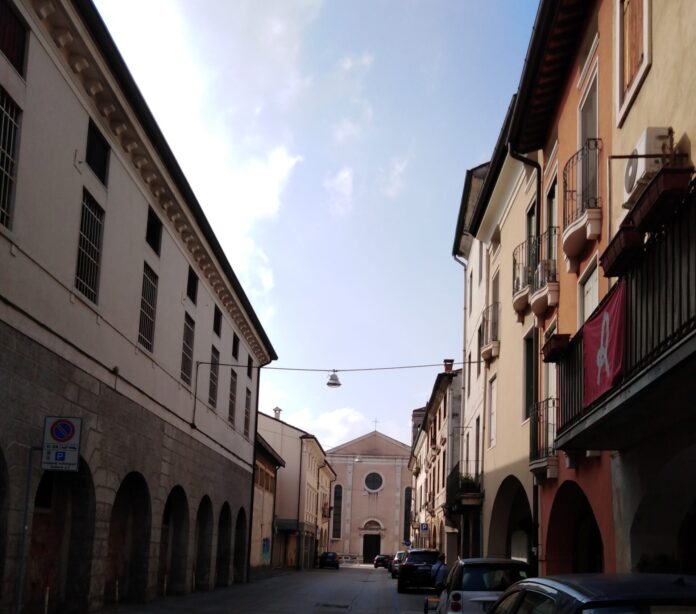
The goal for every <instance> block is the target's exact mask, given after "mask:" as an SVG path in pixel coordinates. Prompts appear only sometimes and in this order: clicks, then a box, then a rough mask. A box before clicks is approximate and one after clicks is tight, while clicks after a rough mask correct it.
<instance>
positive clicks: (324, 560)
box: [319, 552, 339, 569]
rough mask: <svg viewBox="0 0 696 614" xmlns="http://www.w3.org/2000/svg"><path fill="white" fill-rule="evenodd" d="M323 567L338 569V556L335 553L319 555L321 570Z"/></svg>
mask: <svg viewBox="0 0 696 614" xmlns="http://www.w3.org/2000/svg"><path fill="white" fill-rule="evenodd" d="M322 567H333V568H334V569H338V567H339V564H338V554H336V553H335V552H322V553H321V554H320V555H319V568H322Z"/></svg>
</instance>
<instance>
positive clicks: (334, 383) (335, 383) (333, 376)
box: [326, 371, 341, 388]
mask: <svg viewBox="0 0 696 614" xmlns="http://www.w3.org/2000/svg"><path fill="white" fill-rule="evenodd" d="M326 385H327V386H328V387H329V388H338V387H339V386H340V385H341V380H339V379H338V374H337V373H336V371H332V372H331V373H329V379H328V380H326Z"/></svg>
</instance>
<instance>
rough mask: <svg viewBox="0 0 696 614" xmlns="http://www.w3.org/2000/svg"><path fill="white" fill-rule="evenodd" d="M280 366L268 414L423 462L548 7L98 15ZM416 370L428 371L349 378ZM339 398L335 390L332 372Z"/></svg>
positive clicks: (208, 8) (521, 1)
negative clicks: (385, 441)
mask: <svg viewBox="0 0 696 614" xmlns="http://www.w3.org/2000/svg"><path fill="white" fill-rule="evenodd" d="M95 1H96V5H97V8H98V9H99V11H100V13H101V15H102V17H103V18H104V21H105V22H106V24H107V27H108V28H109V31H110V32H111V35H112V36H113V38H114V40H115V41H116V44H117V46H118V47H119V50H120V51H121V54H122V55H123V57H124V59H125V61H126V63H127V65H128V67H129V69H130V71H131V73H132V75H133V77H134V79H135V81H136V83H137V84H138V87H139V88H140V90H141V92H142V93H143V95H144V97H145V99H146V101H147V103H148V105H149V107H150V109H151V111H152V113H153V115H154V116H155V118H156V120H157V122H158V124H159V126H160V128H161V129H162V132H163V133H164V135H165V137H166V139H167V141H168V143H169V145H170V147H171V148H172V150H173V152H174V154H175V156H176V157H177V159H178V161H179V164H180V166H181V167H182V169H183V170H184V173H185V174H186V176H187V178H188V180H189V183H190V184H191V186H192V188H193V190H194V192H195V193H196V196H197V198H198V200H199V202H200V203H201V205H202V207H203V210H204V212H205V214H206V216H207V218H208V220H209V221H210V223H211V225H212V227H213V229H214V231H215V233H216V235H217V237H218V239H219V241H220V244H221V245H222V247H223V249H224V250H225V253H226V254H227V257H228V259H229V261H230V263H231V264H232V267H233V268H234V270H235V273H236V274H237V276H238V277H239V279H240V281H241V283H242V285H243V287H244V289H245V292H246V293H247V295H248V297H249V299H250V300H251V302H252V305H253V306H254V310H255V311H256V313H257V315H258V317H259V319H260V320H261V322H262V324H263V327H264V330H265V331H266V333H267V335H268V337H269V338H270V340H271V343H272V344H273V347H274V348H275V350H276V353H277V354H278V360H277V361H275V362H274V363H272V364H271V365H269V366H271V367H283V368H286V369H288V368H289V369H319V370H320V371H294V370H288V371H285V370H274V369H268V368H264V369H262V370H261V390H260V396H259V409H260V411H262V412H264V413H268V414H272V410H273V408H274V407H280V408H281V409H282V414H281V419H282V420H284V421H286V422H289V423H290V424H293V425H295V426H298V427H300V428H302V429H304V430H306V431H309V432H311V433H312V434H314V435H316V436H317V437H318V439H319V441H320V442H321V444H322V446H323V447H324V449H330V448H332V447H334V446H336V445H338V444H340V443H343V442H346V441H348V440H350V439H353V438H355V437H359V436H361V435H364V434H366V433H368V432H370V431H372V430H374V429H375V428H376V429H377V430H378V431H380V432H382V433H384V434H386V435H388V436H390V437H393V438H395V439H398V440H400V441H403V442H404V443H407V444H409V445H410V443H411V442H410V437H411V435H410V433H411V412H412V410H414V409H416V408H419V407H423V406H424V405H425V404H426V403H427V401H428V398H429V396H430V393H431V391H432V388H433V384H434V381H435V377H436V376H437V374H438V372H440V371H441V370H442V361H443V360H444V359H446V358H453V359H455V360H456V361H457V362H460V361H461V360H462V348H463V347H464V343H463V339H462V331H463V320H462V318H463V291H464V281H463V269H462V267H461V266H460V265H459V264H458V263H457V262H455V260H454V259H453V258H452V244H453V242H454V231H455V225H456V221H457V214H458V212H459V203H460V199H461V194H462V188H463V184H464V176H465V172H466V170H467V169H469V168H472V167H475V166H478V165H479V164H481V163H483V162H485V161H487V160H488V159H489V158H490V156H491V154H492V150H493V147H494V144H495V141H496V139H497V137H498V134H499V132H500V127H501V125H502V121H503V118H504V115H505V111H506V109H507V106H508V103H509V101H510V97H511V96H512V94H513V93H514V92H515V90H516V89H517V86H518V83H519V78H520V73H521V70H522V66H523V63H524V58H525V54H526V50H527V45H528V43H529V37H530V35H531V30H532V25H533V21H534V17H535V14H536V9H537V2H536V0H478V1H477V2H474V1H473V0H428V1H426V0H95ZM412 365H437V366H435V367H426V368H417V369H394V370H375V371H345V372H341V370H342V369H346V370H347V369H368V368H381V367H400V366H412ZM333 369H336V370H338V376H339V378H340V380H341V382H342V386H341V387H340V388H328V387H327V386H326V385H325V384H326V379H327V377H328V374H329V373H330V372H331V370H333Z"/></svg>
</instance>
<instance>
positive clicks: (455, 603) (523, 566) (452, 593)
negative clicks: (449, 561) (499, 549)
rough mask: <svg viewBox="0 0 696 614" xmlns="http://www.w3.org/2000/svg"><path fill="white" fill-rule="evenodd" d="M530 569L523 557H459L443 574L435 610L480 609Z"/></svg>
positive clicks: (457, 613) (446, 613) (456, 612)
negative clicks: (447, 571) (446, 574)
mask: <svg viewBox="0 0 696 614" xmlns="http://www.w3.org/2000/svg"><path fill="white" fill-rule="evenodd" d="M529 575H530V569H529V566H528V565H527V563H525V562H524V561H516V560H514V559H496V558H485V559H461V560H459V561H457V562H456V563H455V564H454V565H453V566H452V568H451V569H450V573H449V575H448V576H447V584H446V586H445V588H444V590H443V591H442V593H440V600H439V603H438V604H437V610H436V612H437V613H438V614H450V613H453V614H461V613H462V612H464V613H466V612H476V613H477V614H480V612H482V611H484V610H485V606H486V605H490V604H492V603H494V602H495V601H496V600H497V599H498V597H500V595H501V594H502V593H503V591H505V590H506V589H507V588H508V586H510V585H511V584H513V583H515V582H517V581H518V580H524V579H525V578H528V577H529Z"/></svg>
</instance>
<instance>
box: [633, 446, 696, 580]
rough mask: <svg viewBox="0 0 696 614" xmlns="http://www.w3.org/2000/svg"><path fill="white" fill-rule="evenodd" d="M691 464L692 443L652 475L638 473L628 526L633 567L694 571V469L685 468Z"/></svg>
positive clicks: (695, 459)
mask: <svg viewBox="0 0 696 614" xmlns="http://www.w3.org/2000/svg"><path fill="white" fill-rule="evenodd" d="M653 462H654V460H653ZM694 463H696V445H692V446H689V447H687V448H686V449H682V450H681V451H680V452H679V453H677V454H674V455H673V456H672V457H671V458H670V460H669V461H668V462H666V463H665V464H664V465H663V466H662V467H660V468H659V470H657V471H655V473H654V474H652V475H649V476H647V475H646V474H647V472H645V473H643V474H642V475H643V476H645V477H644V481H643V484H644V488H643V489H642V491H641V492H640V500H639V503H638V505H637V508H636V511H635V514H634V515H633V519H632V522H631V525H630V544H631V567H632V568H633V569H635V570H637V571H645V572H670V573H689V574H694V573H696V471H693V470H689V469H688V468H692V467H694V466H695V465H694ZM665 501H669V504H668V505H665Z"/></svg>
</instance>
